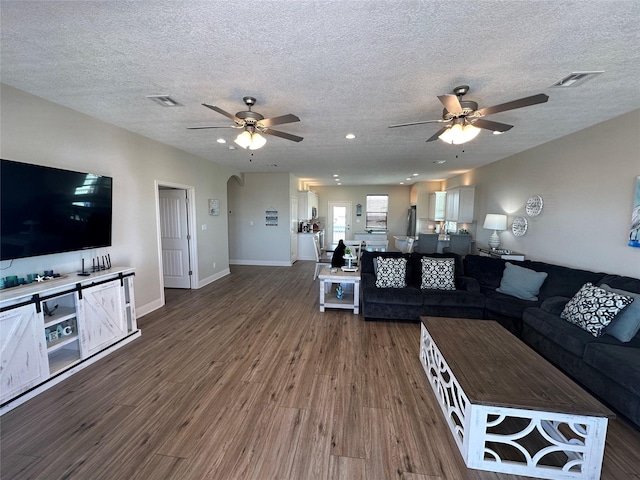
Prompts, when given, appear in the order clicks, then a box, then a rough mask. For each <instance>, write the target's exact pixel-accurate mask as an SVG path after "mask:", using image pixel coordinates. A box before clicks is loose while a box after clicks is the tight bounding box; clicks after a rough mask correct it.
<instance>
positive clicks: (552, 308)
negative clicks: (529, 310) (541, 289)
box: [540, 297, 571, 315]
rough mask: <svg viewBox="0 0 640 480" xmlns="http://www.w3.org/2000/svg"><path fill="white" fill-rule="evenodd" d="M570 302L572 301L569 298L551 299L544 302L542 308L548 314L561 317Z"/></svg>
mask: <svg viewBox="0 0 640 480" xmlns="http://www.w3.org/2000/svg"><path fill="white" fill-rule="evenodd" d="M569 300H571V299H570V298H567V297H549V298H547V299H545V300H544V301H543V302H542V304H541V305H540V308H541V309H542V310H544V311H545V312H547V313H551V314H553V315H560V314H561V313H562V310H564V306H565V305H566V304H567V302H568V301H569Z"/></svg>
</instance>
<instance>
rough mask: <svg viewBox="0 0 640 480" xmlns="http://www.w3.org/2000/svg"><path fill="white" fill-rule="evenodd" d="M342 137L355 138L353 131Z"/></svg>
mask: <svg viewBox="0 0 640 480" xmlns="http://www.w3.org/2000/svg"><path fill="white" fill-rule="evenodd" d="M344 138H346V139H347V140H353V139H354V138H356V136H355V135H354V134H353V133H347V135H346V136H345V137H344Z"/></svg>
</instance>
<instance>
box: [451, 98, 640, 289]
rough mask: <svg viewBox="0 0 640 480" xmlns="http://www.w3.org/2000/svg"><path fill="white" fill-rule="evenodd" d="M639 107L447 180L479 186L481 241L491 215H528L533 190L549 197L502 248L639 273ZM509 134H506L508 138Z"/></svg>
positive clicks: (532, 256) (505, 237) (563, 262)
mask: <svg viewBox="0 0 640 480" xmlns="http://www.w3.org/2000/svg"><path fill="white" fill-rule="evenodd" d="M638 125H640V110H636V111H634V112H631V113H629V114H626V115H623V116H621V117H618V118H616V119H613V120H610V121H608V122H604V123H601V124H599V125H596V126H594V127H591V128H587V129H585V130H582V131H579V132H577V133H574V134H572V135H568V136H566V137H563V138H560V139H558V140H554V141H552V142H549V143H546V144H544V145H540V146H538V147H535V148H532V149H531V150H528V151H526V152H523V153H520V154H518V155H514V156H512V157H509V158H506V159H504V160H501V161H498V162H495V163H492V164H490V165H487V166H485V167H482V168H478V169H476V170H473V171H471V172H468V173H466V174H464V175H460V176H458V177H455V178H452V179H450V180H449V181H448V182H446V183H447V186H456V185H461V184H463V185H474V184H475V185H476V197H475V212H476V214H475V216H476V219H477V220H478V229H477V241H478V244H479V245H486V244H487V242H488V238H489V235H490V234H491V233H492V232H490V231H488V230H485V229H483V228H482V222H483V221H484V216H485V214H486V213H506V214H507V215H508V220H509V226H510V225H511V223H512V221H513V219H514V217H515V216H524V217H527V215H526V213H525V204H526V201H527V199H528V198H529V197H530V196H531V195H533V194H536V193H537V194H540V195H541V196H542V197H543V199H544V209H543V212H542V214H541V215H539V216H537V217H532V218H531V217H527V219H528V221H529V230H528V232H527V234H526V235H525V236H523V237H515V236H514V235H513V233H511V231H510V230H508V231H506V232H502V234H501V240H502V247H503V248H509V249H512V250H515V251H518V252H522V253H525V254H526V255H527V257H528V258H530V259H533V260H541V261H546V262H551V263H556V264H560V265H566V266H570V267H578V268H583V269H586V270H595V271H602V272H607V273H616V274H621V275H628V276H632V277H636V278H640V248H632V247H629V246H627V242H628V239H629V226H630V222H631V210H632V207H633V194H634V186H635V182H636V177H637V176H638V175H640V135H639V133H640V131H639V129H638ZM509 134H510V133H507V134H506V135H509Z"/></svg>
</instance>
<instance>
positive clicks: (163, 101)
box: [147, 95, 182, 107]
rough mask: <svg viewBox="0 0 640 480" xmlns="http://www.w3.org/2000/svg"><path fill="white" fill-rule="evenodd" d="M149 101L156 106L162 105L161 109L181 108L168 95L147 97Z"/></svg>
mask: <svg viewBox="0 0 640 480" xmlns="http://www.w3.org/2000/svg"><path fill="white" fill-rule="evenodd" d="M147 98H148V99H149V100H153V101H154V102H156V103H157V104H158V105H162V106H163V107H181V106H182V105H180V104H179V103H178V102H176V101H175V100H174V99H173V98H171V97H170V96H169V95H147Z"/></svg>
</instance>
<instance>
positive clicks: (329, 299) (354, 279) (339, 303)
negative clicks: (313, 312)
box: [318, 267, 360, 315]
mask: <svg viewBox="0 0 640 480" xmlns="http://www.w3.org/2000/svg"><path fill="white" fill-rule="evenodd" d="M318 278H319V279H320V311H321V312H324V309H325V308H346V309H349V310H351V309H353V313H354V314H356V315H357V314H358V313H359V312H360V272H343V271H342V270H340V269H338V271H337V272H336V273H331V270H330V269H329V268H327V267H325V268H323V269H322V270H321V271H320V275H318ZM334 283H339V284H341V285H342V286H343V287H342V288H343V290H344V294H343V297H342V298H338V297H337V296H336V293H335V292H334V291H333V289H332V286H333V284H334ZM352 289H353V291H352Z"/></svg>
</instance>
